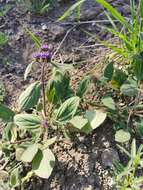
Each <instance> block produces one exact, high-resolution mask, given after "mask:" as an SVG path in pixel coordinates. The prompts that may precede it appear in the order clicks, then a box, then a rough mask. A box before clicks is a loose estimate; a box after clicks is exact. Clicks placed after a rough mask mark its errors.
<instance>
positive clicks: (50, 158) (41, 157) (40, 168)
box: [32, 149, 55, 179]
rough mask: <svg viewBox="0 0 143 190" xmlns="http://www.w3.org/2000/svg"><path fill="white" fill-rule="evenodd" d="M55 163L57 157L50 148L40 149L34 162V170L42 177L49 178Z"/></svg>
mask: <svg viewBox="0 0 143 190" xmlns="http://www.w3.org/2000/svg"><path fill="white" fill-rule="evenodd" d="M54 165H55V157H54V154H53V153H52V151H51V150H50V149H45V150H43V151H41V150H40V151H38V153H37V154H36V156H35V158H34V159H33V162H32V170H33V171H34V172H35V174H36V175H37V176H39V177H41V178H45V179H48V178H49V176H50V175H51V173H52V170H53V168H54Z"/></svg>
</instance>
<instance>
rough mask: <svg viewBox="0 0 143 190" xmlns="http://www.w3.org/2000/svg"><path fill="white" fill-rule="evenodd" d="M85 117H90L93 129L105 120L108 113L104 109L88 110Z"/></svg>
mask: <svg viewBox="0 0 143 190" xmlns="http://www.w3.org/2000/svg"><path fill="white" fill-rule="evenodd" d="M85 117H86V118H87V119H88V121H89V123H90V125H91V127H92V130H93V129H96V128H97V127H99V126H100V125H101V124H102V123H103V122H104V121H105V119H106V117H107V114H106V113H105V112H103V110H95V111H86V114H85Z"/></svg>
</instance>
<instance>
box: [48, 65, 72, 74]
mask: <svg viewBox="0 0 143 190" xmlns="http://www.w3.org/2000/svg"><path fill="white" fill-rule="evenodd" d="M51 64H52V65H53V66H54V67H55V68H56V69H57V70H59V71H61V72H63V73H64V72H66V71H72V70H74V67H73V65H71V64H59V63H55V62H51Z"/></svg>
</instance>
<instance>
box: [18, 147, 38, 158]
mask: <svg viewBox="0 0 143 190" xmlns="http://www.w3.org/2000/svg"><path fill="white" fill-rule="evenodd" d="M37 152H38V145H37V144H33V145H31V146H29V147H28V148H27V149H26V150H25V151H24V152H23V154H22V156H21V161H23V162H32V160H33V158H34V156H35V155H36V153H37Z"/></svg>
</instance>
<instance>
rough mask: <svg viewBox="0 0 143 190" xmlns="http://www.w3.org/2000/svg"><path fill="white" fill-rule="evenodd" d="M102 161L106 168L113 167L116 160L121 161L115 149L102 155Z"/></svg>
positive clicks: (106, 150)
mask: <svg viewBox="0 0 143 190" xmlns="http://www.w3.org/2000/svg"><path fill="white" fill-rule="evenodd" d="M101 160H102V164H103V166H104V167H112V165H113V161H114V160H119V155H118V152H117V151H116V150H114V149H113V148H108V149H105V150H104V151H103V153H102V154H101Z"/></svg>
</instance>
